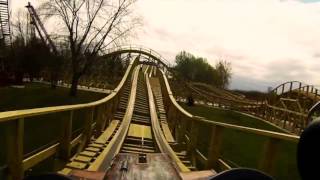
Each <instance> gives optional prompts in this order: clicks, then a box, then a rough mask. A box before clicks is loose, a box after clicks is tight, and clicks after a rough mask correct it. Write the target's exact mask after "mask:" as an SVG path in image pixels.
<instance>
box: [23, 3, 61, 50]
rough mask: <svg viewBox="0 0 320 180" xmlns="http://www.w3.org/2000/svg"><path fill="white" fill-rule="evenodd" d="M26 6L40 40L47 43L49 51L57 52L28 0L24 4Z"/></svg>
mask: <svg viewBox="0 0 320 180" xmlns="http://www.w3.org/2000/svg"><path fill="white" fill-rule="evenodd" d="M26 8H27V9H28V11H29V14H30V17H31V23H32V24H33V25H34V27H35V28H36V30H37V32H38V34H39V36H40V38H41V40H42V42H43V43H45V44H46V45H47V47H48V48H49V49H50V51H51V52H53V53H54V54H57V52H58V51H57V48H56V46H55V45H54V43H53V41H52V40H51V38H50V36H49V34H48V32H47V31H46V29H45V28H44V25H43V23H42V22H41V20H40V18H39V16H38V14H37V12H36V10H35V9H34V7H33V6H32V5H31V3H30V2H29V3H28V5H27V6H26Z"/></svg>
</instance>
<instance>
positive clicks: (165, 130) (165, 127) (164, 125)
mask: <svg viewBox="0 0 320 180" xmlns="http://www.w3.org/2000/svg"><path fill="white" fill-rule="evenodd" d="M161 127H162V130H163V134H164V137H165V138H166V140H167V142H168V143H174V142H176V141H175V140H174V138H173V136H172V134H171V131H170V129H169V126H168V123H166V122H161Z"/></svg>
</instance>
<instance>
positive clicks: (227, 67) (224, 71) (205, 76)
mask: <svg viewBox="0 0 320 180" xmlns="http://www.w3.org/2000/svg"><path fill="white" fill-rule="evenodd" d="M174 69H175V70H176V72H177V73H178V76H179V77H181V78H183V79H184V80H187V81H196V82H203V83H207V84H212V85H214V86H217V87H220V88H226V87H227V86H228V85H229V83H230V78H231V64H230V63H228V62H226V61H219V62H218V63H217V64H216V66H215V67H212V66H211V65H210V64H209V63H208V62H207V59H206V58H202V57H195V56H194V55H192V54H190V53H188V52H185V51H182V52H180V53H179V54H178V55H177V56H176V66H175V67H174Z"/></svg>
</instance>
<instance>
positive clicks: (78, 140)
mask: <svg viewBox="0 0 320 180" xmlns="http://www.w3.org/2000/svg"><path fill="white" fill-rule="evenodd" d="M138 62H139V58H138V57H137V58H135V59H134V60H133V61H132V62H131V63H130V65H129V66H128V68H127V70H126V72H125V75H124V76H123V78H122V80H121V81H120V83H119V85H118V86H117V87H116V89H114V90H113V91H112V92H111V94H109V95H108V96H106V97H105V98H103V99H101V100H98V101H95V102H91V103H85V104H77V105H65V106H56V107H46V108H36V109H27V110H18V111H8V112H1V113H0V123H1V125H5V131H6V132H5V136H6V137H5V138H6V144H2V147H5V148H6V155H5V156H6V159H7V166H8V178H10V179H15V180H20V179H22V178H23V176H24V171H26V170H28V169H30V168H32V167H33V166H35V165H37V164H38V163H40V162H42V161H44V160H45V159H47V158H49V157H51V156H52V155H54V154H58V156H59V158H61V159H62V160H68V159H69V158H70V157H71V150H72V148H73V147H76V146H77V145H79V146H77V147H78V148H83V147H85V146H86V144H87V143H88V142H89V140H90V138H91V137H92V135H93V133H94V135H95V136H96V137H98V136H99V135H100V134H101V133H102V132H103V131H104V129H105V128H106V127H107V125H108V123H109V122H110V121H111V117H112V114H113V113H114V112H115V110H116V108H117V106H118V103H119V100H120V95H119V94H121V92H122V90H123V87H124V84H125V83H126V82H127V81H129V80H131V79H130V78H129V77H130V76H131V74H132V72H133V69H134V67H136V65H137V64H138ZM79 111H83V112H85V117H83V118H84V127H83V128H82V129H80V130H81V132H80V133H78V135H77V136H76V137H73V133H74V132H73V128H72V126H73V121H76V120H77V119H76V118H75V113H77V112H79ZM51 114H64V115H65V116H64V117H66V118H65V119H63V120H60V121H61V129H60V130H61V133H60V136H59V137H57V139H58V142H56V143H54V144H53V145H51V146H49V147H45V148H42V149H40V150H37V152H35V153H33V154H32V155H30V156H27V157H25V154H24V147H23V146H24V145H23V144H24V139H25V138H24V128H25V127H24V126H25V125H24V123H25V122H26V121H28V120H30V119H31V118H33V117H40V116H41V117H42V116H44V115H51ZM42 120H43V121H45V118H43V119H42ZM40 136H41V135H40Z"/></svg>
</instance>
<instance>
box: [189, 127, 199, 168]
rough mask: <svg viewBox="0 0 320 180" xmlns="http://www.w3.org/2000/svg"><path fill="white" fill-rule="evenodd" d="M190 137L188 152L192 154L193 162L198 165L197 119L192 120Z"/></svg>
mask: <svg viewBox="0 0 320 180" xmlns="http://www.w3.org/2000/svg"><path fill="white" fill-rule="evenodd" d="M189 138H190V143H189V144H187V152H188V154H189V155H190V156H191V162H192V164H193V165H195V166H196V164H195V162H196V158H195V149H196V146H197V139H198V126H197V124H196V121H192V124H191V132H190V136H189Z"/></svg>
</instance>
